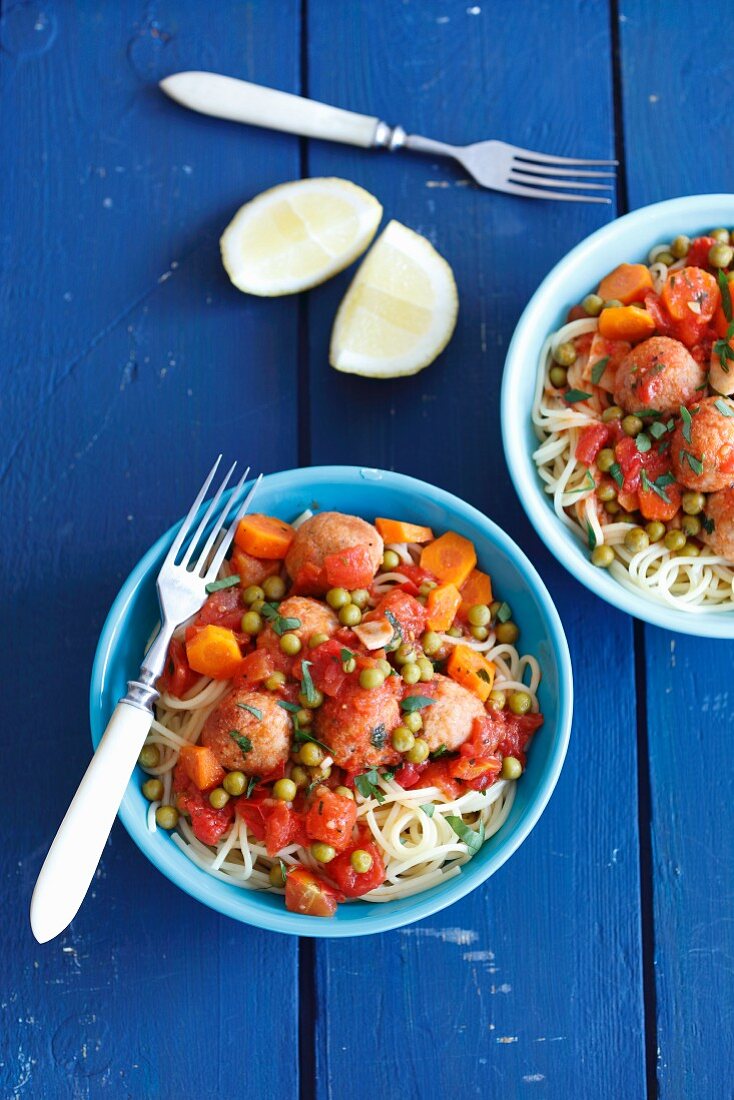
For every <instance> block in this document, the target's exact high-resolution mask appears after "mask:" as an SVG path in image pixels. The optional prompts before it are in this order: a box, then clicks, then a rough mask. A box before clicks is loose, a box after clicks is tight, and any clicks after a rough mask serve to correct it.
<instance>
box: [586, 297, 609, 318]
mask: <svg viewBox="0 0 734 1100" xmlns="http://www.w3.org/2000/svg"><path fill="white" fill-rule="evenodd" d="M603 305H604V299H603V298H600V297H599V295H598V294H587V295H586V297H585V298H584V300H583V302H582V303H581V308H582V309H583V311H584V313H588V315H589V317H598V316H599V314H600V313H601V311H602V307H603Z"/></svg>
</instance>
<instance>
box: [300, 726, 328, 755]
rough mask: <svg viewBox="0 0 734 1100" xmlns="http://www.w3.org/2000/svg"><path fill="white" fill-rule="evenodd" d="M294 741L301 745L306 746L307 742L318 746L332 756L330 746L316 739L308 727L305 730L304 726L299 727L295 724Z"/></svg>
mask: <svg viewBox="0 0 734 1100" xmlns="http://www.w3.org/2000/svg"><path fill="white" fill-rule="evenodd" d="M293 740H294V741H296V742H297V743H298V744H299V745H305V744H306V743H307V742H308V743H310V744H312V745H318V746H319V748H320V749H323V750H324V752H327V753H328V754H329V756H331V749H330V748H329V746H328V745H325V744H324V742H323V741H319V740H318V738H316V737H314V735H313V734H312V733H311V731H310V730H309V729H308V727H305V728H304V727H303V726H299V725H298V723H297V722H294V729H293Z"/></svg>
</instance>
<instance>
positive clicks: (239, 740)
mask: <svg viewBox="0 0 734 1100" xmlns="http://www.w3.org/2000/svg"><path fill="white" fill-rule="evenodd" d="M229 736H230V737H231V738H232V740H233V741H234V742H235V743H236V744H238V745H239V747H240V749H241V751H242V755H243V756H245V755H246V754H247V753H248V752H252V741H251V740H250V738H249V737H246V736H245V735H244V734H243V733H240V731H239V730H230V731H229Z"/></svg>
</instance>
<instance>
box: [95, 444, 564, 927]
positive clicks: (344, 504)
mask: <svg viewBox="0 0 734 1100" xmlns="http://www.w3.org/2000/svg"><path fill="white" fill-rule="evenodd" d="M256 503H257V508H258V511H263V512H266V513H270V514H273V515H277V516H281V517H282V518H283V519H293V518H294V517H295V516H297V515H299V514H300V513H301V512H302V511H304V509H306V508H315V507H318V508H321V509H334V510H336V511H342V512H352V513H357V514H359V515H362V516H364V517H366V518H368V519H373V518H374V517H375V516H379V515H387V516H403V517H405V518H407V519H410V520H411V521H414V522H416V523H421V524H427V525H430V526H432V527H433V528H434V529H435V530H437V531H441V532H443V531H445V530H447V529H449V528H450V529H452V530H455V531H458V532H459V533H460V534H463V535H465V536H467V537H468V538H470V539H472V540H473V542H474V544H475V546H476V548H477V554H478V558H479V563H480V565H481V566H482V567H483V568H484V569H486V570H487V571H488V572H489V573H491V575H492V580H493V583H494V586H495V588H496V590H497V592H498V593H500V594H501V596H502V598H503V599H505V600H507V601H508V602H509V603H510V604H511V605H512V607H513V608H514V609H515V613H516V615H517V619H518V621H519V623H520V624H521V626H522V641H523V649H524V650H525V651H526V652H529V653H533V654H535V655H536V656H537V658H538V659H539V661H540V664H541V666H542V669H543V682H542V684H541V688H540V693H539V695H540V703H541V707H542V710H543V713H544V715H545V725H544V726H543V727H542V729H541V730H540V732H539V733H538V734H537V736H536V738H535V740H534V741H533V745H532V749H531V751H530V754H529V764H528V769H527V771H526V773H525V775H524V776H523V777H522V780H521V781H520V782H519V783H518V787H517V797H516V798H515V802H514V805H513V807H512V812H511V814H510V816H509V818H508V820H507V822H506V823H505V824H504V825H503V827H502V828H501V829H500V831H499V832H498V833H497V834H496V835H495V836H493V837H492V838H491V839H490V840H489V841H487V842H486V843H485V844H484V846H483V847H482V849H481V851H480V852H479V853H478V854H477V855H476V856H475V857H474V858H473V859H472V860H471V861H470V862H469V864H468V865H467V866H466V867H465V868H464V869H463V870H462V872H461V874H460V875H458V876H456V878H454V879H452V880H450V881H449V882H448V883H447V884H446V885H445V886H438V887H434V888H433V889H431V890H427V891H426V892H425V893H423V894H420V895H419V896H417V897H413V898H406V899H403V900H400V901H392V902H387V903H380V904H374V903H369V902H362V901H358V902H354V903H350V904H348V905H340V906H339V909H338V912H337V915H336V916H335V917H333V918H330V919H318V918H313V917H305V916H301V915H299V914H295V913H289V912H287V911H286V909H285V906H284V902H283V898H282V897H280V896H278V895H275V894H270V893H256V892H255V891H250V890H243V889H241V888H239V887H236V886H230V885H229V884H228V883H225V882H222V881H220V880H218V879H215V878H213V877H212V876H211V875H207V873H206V872H205V871H202V870H200V869H199V868H198V867H196V866H195V865H194V864H193V863H191V862H190V860H188V859H187V858H186V856H185V855H183V853H182V852H180V851H179V849H178V848H177V847H176V845H175V844H174V843H173V841H172V840H171V838H170V837H169V836H168V835H167V834H166V833H164V832H162V831H161V830H158V831H157V832H155V833H151V832H149V831H148V829H147V828H146V823H145V819H146V807H147V803H146V801H145V799H144V798H143V795H142V793H141V789H140V788H141V783H142V781H143V776H142V773H141V772H140V771H139V770H136V773H135V775H134V776H133V778H132V780H131V782H130V784H129V786H128V788H127V791H126V793H125V797H124V799H123V801H122V805H121V807H120V818H121V820H122V823H123V825H124V826H125V828H126V829H127V831H128V833H129V834H130V836H131V837H132V838H133V840H134V841H135V843H136V844H137V845H138V847H139V848H140V849H141V851H142V852H144V853H145V855H146V856H147V857H148V859H149V860H150V861H151V862H152V863H153V864H155V866H156V867H157V868H158V869H159V870H160V871H162V872H163V874H164V875H166V876H167V877H168V878H169V879H171V881H172V882H175V883H176V885H177V886H180V887H181V888H182V889H183V890H185V891H186V892H187V893H189V894H191V896H192V897H195V898H197V899H198V900H199V901H202V902H204V904H205V905H209V906H211V908H212V909H216V910H218V911H219V912H220V913H225V914H227V916H230V917H234V918H235V919H236V920H240V921H244V922H245V923H247V924H253V925H256V926H257V927H259V928H267V929H270V930H273V931H277V932H288V933H291V934H292V935H298V936H364V935H368V934H369V933H372V932H385V931H386V930H388V929H390V928H398V927H400V926H401V925H404V924H409V923H410V922H411V921H416V920H420V919H421V918H422V917H427V916H429V915H430V914H431V913H435V912H437V911H438V910H439V909H443V908H444V907H445V906H447V905H450V904H451V902H454V901H456V900H457V899H458V898H461V897H463V896H464V894H468V893H469V891H470V890H473V889H474V888H475V887H476V886H478V885H479V884H480V883H482V882H484V881H485V880H486V879H488V878H489V876H490V875H492V874H494V872H495V871H496V870H497V868H498V867H501V865H502V864H503V863H504V862H505V860H506V859H509V857H510V856H511V855H512V853H513V852H514V851H515V849H516V848H518V847H519V845H520V844H521V843H522V842H523V840H524V839H525V837H526V836H527V835H528V833H529V832H530V830H531V829H532V828H533V826H534V825H535V823H536V821H537V820H538V818H539V817H540V815H541V813H542V812H543V809H544V808H545V806H546V804H547V802H548V799H549V798H550V796H551V792H552V791H553V788H554V787H555V785H556V782H557V781H558V776H559V774H560V771H561V766H562V764H563V759H564V757H565V755H566V747H567V745H568V737H569V732H570V727H571V702H572V696H573V686H572V678H571V663H570V659H569V655H568V647H567V645H566V639H565V636H564V633H563V628H562V626H561V623H560V620H559V618H558V614H557V612H556V610H555V608H554V606H553V604H552V602H551V599H550V596H549V595H548V593H547V591H546V589H545V587H544V585H543V582H542V581H541V579H540V577H539V576H538V574H537V573H536V572H535V570H534V569H533V567H532V565H531V564H530V562H529V561H528V560H527V558H526V557H525V556H524V554H523V553H522V551H520V550H519V549H518V548H517V546H515V544H514V543H513V542H512V541H511V540H510V539H509V538H508V537H507V535H505V534H504V532H502V531H501V530H500V529H499V528H498V527H496V526H495V524H494V523H492V522H491V521H490V520H488V519H487V518H486V517H485V516H483V515H482V514H481V513H480V512H478V511H476V509H474V508H471V507H470V506H469V505H468V504H464V503H463V501H461V500H458V499H457V498H456V497H454V496H451V495H450V494H449V493H445V492H443V491H442V490H441V489H436V488H434V487H433V486H431V485H426V484H425V483H424V482H422V481H416V480H415V479H414V478H410V477H403V476H402V475H401V474H395V473H388V472H385V471H381V470H364V469H358V468H357V467H352V466H322V467H314V468H311V469H303V470H289V471H286V472H284V473H279V474H273V475H271V476H269V477H266V478H265V479H264V480H263V482H262V485H261V487H260V490H259V493H258V497H257V502H256ZM175 531H176V527H173V528H171V530H170V531H168V532H167V533H166V534H165V535H163V536H162V538H160V539H159V540H158V542H157V543H156V544H155V545H154V546H152V547H151V549H150V550H149V551H148V552H147V554H146V555H145V556H144V557H143V559H142V560H141V561H140V562H139V563H138V565H136V566H135V568H134V569H133V571H132V573H131V574H130V576H129V577H128V579H127V580H126V581H125V583H124V585H123V586H122V589H121V590H120V593H119V595H118V596H117V599H116V600H115V602H114V604H113V605H112V608H111V610H110V613H109V615H108V616H107V621H106V623H105V625H104V628H103V630H102V635H101V637H100V640H99V644H98V646H97V652H96V655H95V659H94V667H93V669H92V683H91V691H90V711H91V723H92V740H93V742H94V744H95V746H96V745H97V743H98V741H99V739H100V737H101V735H102V732H103V730H104V728H105V725H106V723H107V721H108V719H109V716H110V714H111V713H112V710H113V708H114V705H115V703H116V702H117V700H118V699H119V698H120V696H121V695H123V694H124V693H125V685H126V682H127V680H128V679H130V678H131V677H133V676H135V675H137V671H138V668H139V665H140V658H141V654H142V653H143V649H144V646H145V642H146V640H147V638H148V637H149V635H150V632H151V630H152V628H153V626H154V625H155V623H156V621H157V619H158V605H157V600H156V594H155V578H156V575H157V573H158V570H159V567H160V564H161V562H162V560H163V558H164V556H165V553H166V551H167V549H168V547H169V545H170V543H171V541H172V539H173V537H174V534H175Z"/></svg>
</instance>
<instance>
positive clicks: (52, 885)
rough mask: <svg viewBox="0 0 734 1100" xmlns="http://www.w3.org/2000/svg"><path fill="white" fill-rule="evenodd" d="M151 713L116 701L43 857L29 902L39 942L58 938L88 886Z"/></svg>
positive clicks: (144, 736) (145, 734) (72, 917)
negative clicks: (44, 857) (62, 818)
mask: <svg viewBox="0 0 734 1100" xmlns="http://www.w3.org/2000/svg"><path fill="white" fill-rule="evenodd" d="M152 720H153V715H152V714H151V712H150V711H149V710H143V709H142V708H140V707H135V706H132V705H131V704H130V703H126V702H120V703H118V704H117V706H116V707H115V709H114V711H113V713H112V717H111V718H110V720H109V723H108V725H107V729H106V730H105V732H104V734H103V735H102V739H101V741H100V742H99V745H98V746H97V751H96V752H95V754H94V756H93V757H92V760H91V763H90V765H89V767H88V768H87V770H86V772H85V773H84V778H83V779H82V781H81V783H80V784H79V787H78V788H77V792H76V794H75V795H74V798H73V799H72V802H71V805H70V806H69V809H68V810H67V811H66V816H65V817H64V820H63V821H62V822H61V825H60V826H59V831H58V832H57V834H56V836H55V838H54V842H53V844H52V845H51V848H50V849H49V852H48V855H47V856H46V859H45V860H44V864H43V867H42V868H41V873H40V875H39V876H38V881H37V882H36V886H35V889H34V891H33V898H32V900H31V928H32V929H33V934H34V936H35V937H36V939H37V940H38V942H39V943H45V942H46V941H47V940H50V939H53V937H54V936H58V934H59V933H60V932H63V930H64V929H65V928H66V926H67V925H68V924H70V923H71V921H72V920H73V919H74V917H75V916H76V913H77V911H78V909H79V906H80V905H81V903H82V902H83V901H84V897H85V895H86V893H87V890H88V889H89V884H90V883H91V881H92V878H93V876H94V872H95V870H96V869H97V864H98V863H99V860H100V856H101V855H102V850H103V848H104V846H105V842H106V840H107V837H108V836H109V834H110V829H111V828H112V824H113V822H114V820H115V814H116V813H117V810H118V807H119V805H120V803H121V802H122V796H123V795H124V793H125V788H126V787H127V785H128V782H129V780H130V776H131V774H132V770H133V768H134V767H135V763H136V761H137V759H138V756H139V755H140V750H141V748H142V747H143V744H144V742H145V738H146V736H147V733H148V730H149V729H150V724H151V722H152Z"/></svg>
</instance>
